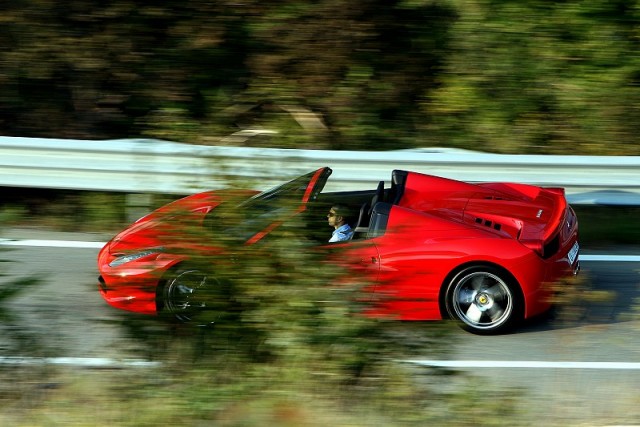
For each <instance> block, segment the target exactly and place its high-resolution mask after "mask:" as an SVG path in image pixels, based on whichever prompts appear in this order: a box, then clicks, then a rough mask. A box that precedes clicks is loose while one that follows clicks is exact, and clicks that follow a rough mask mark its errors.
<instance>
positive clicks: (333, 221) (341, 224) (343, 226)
mask: <svg viewBox="0 0 640 427" xmlns="http://www.w3.org/2000/svg"><path fill="white" fill-rule="evenodd" d="M348 218H349V209H348V208H347V207H346V206H343V205H333V207H331V209H330V210H329V213H328V214H327V220H328V221H329V225H330V226H331V227H333V228H334V229H335V230H334V231H333V234H332V235H331V239H329V242H342V241H344V240H349V239H351V237H352V236H353V230H352V229H351V227H350V226H349V224H348V223H347V220H348Z"/></svg>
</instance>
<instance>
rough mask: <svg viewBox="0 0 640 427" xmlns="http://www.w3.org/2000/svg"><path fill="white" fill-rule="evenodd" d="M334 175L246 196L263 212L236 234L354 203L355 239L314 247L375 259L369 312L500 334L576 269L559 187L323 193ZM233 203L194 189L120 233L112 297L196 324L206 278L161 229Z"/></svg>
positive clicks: (415, 182) (541, 306)
mask: <svg viewBox="0 0 640 427" xmlns="http://www.w3.org/2000/svg"><path fill="white" fill-rule="evenodd" d="M330 174H331V169H329V168H327V167H325V168H321V169H318V170H316V171H313V172H311V173H308V174H306V175H303V176H300V177H298V178H296V179H294V180H292V181H290V182H287V183H285V184H283V185H281V186H278V187H276V188H273V189H271V190H268V191H264V192H261V193H260V192H257V191H248V192H247V193H246V196H245V199H244V200H243V201H241V202H240V203H237V200H236V202H234V204H233V206H234V207H235V209H247V208H248V207H251V206H259V209H258V210H256V212H260V213H261V214H260V215H258V216H259V217H256V218H253V219H252V218H250V221H246V222H245V223H243V226H242V227H240V228H236V229H235V230H227V232H228V233H236V234H237V236H238V237H241V239H242V242H243V245H253V244H255V243H257V242H259V241H262V240H263V239H265V238H268V237H269V236H270V234H272V233H273V231H274V230H276V229H278V227H280V226H281V224H283V223H284V222H285V221H286V220H288V219H291V218H290V216H291V215H303V216H304V217H305V218H316V219H317V218H323V219H325V221H326V216H327V212H328V211H329V208H330V207H331V206H333V205H336V204H339V205H343V206H346V207H348V208H351V209H352V210H353V212H355V214H354V215H353V216H354V218H353V221H352V223H351V227H352V228H353V230H354V231H355V233H354V235H353V237H352V238H351V240H348V241H342V242H338V243H328V237H329V236H330V234H331V233H330V232H331V230H329V229H328V228H326V227H327V224H326V222H325V223H324V224H323V226H324V227H325V228H324V229H323V235H324V237H323V239H322V240H320V239H319V240H318V241H317V244H316V245H315V247H320V248H323V247H327V246H331V247H336V246H337V247H340V248H342V249H344V250H345V251H347V253H349V254H351V255H352V256H353V257H354V258H356V259H359V260H360V261H359V262H365V263H366V266H365V271H367V272H368V273H370V274H369V278H370V279H371V280H372V281H373V282H374V283H375V286H372V287H371V289H373V290H374V291H373V292H375V293H376V294H378V295H384V298H372V301H376V302H375V303H374V304H375V305H374V306H373V307H370V309H369V310H368V314H369V315H373V316H394V317H395V318H397V319H399V320H438V319H443V318H452V319H455V320H457V321H459V323H460V325H461V326H462V327H463V328H465V329H467V330H469V331H471V332H475V333H498V332H503V331H505V330H506V329H508V328H511V327H513V326H514V325H515V324H517V323H518V322H519V321H520V320H522V319H525V318H530V317H532V316H535V315H538V314H540V313H543V312H544V311H545V310H547V309H548V308H549V307H550V304H551V302H550V296H551V293H552V287H551V286H548V285H549V284H550V283H554V282H558V281H559V280H561V279H562V278H564V277H568V276H570V275H572V274H577V273H578V270H579V261H578V252H579V245H578V221H577V218H576V215H575V213H574V211H573V209H572V208H571V207H570V206H569V205H568V204H567V201H566V199H565V196H564V190H563V189H562V188H541V187H537V186H532V185H525V184H514V183H480V184H473V183H466V182H461V181H456V180H451V179H446V178H441V177H437V176H432V175H425V174H420V173H415V172H409V171H404V170H394V171H393V172H392V174H391V180H390V185H388V186H386V187H385V183H384V181H381V182H380V183H379V185H378V186H377V188H375V189H374V188H372V189H371V190H369V191H342V192H329V193H323V192H322V189H323V188H324V185H325V183H326V181H327V179H328V178H329V175H330ZM283 198H286V199H287V200H295V201H296V208H295V209H292V210H286V212H287V215H289V218H282V217H281V216H282V215H281V214H279V213H278V212H279V211H277V209H276V207H277V205H278V201H279V200H282V199H283ZM224 204H225V195H224V193H221V192H214V191H212V192H205V193H199V194H195V195H192V196H188V197H185V198H183V199H180V200H178V201H176V202H173V203H171V204H169V205H166V206H164V207H162V208H160V209H158V210H157V211H154V212H152V213H151V214H149V215H147V216H146V217H143V218H141V219H140V220H138V221H137V222H136V223H134V224H132V225H131V226H130V227H128V228H127V229H125V230H124V231H122V232H121V233H119V234H118V235H117V236H115V237H114V238H113V239H112V240H111V241H109V242H108V243H107V244H106V245H105V246H104V248H103V249H102V250H101V251H100V254H99V256H98V268H99V271H100V279H99V282H100V284H99V290H100V293H101V295H102V296H103V298H104V299H105V300H106V301H107V302H108V303H109V304H111V305H112V306H114V307H117V308H120V309H124V310H130V311H135V312H139V313H146V314H158V313H164V312H166V313H170V314H172V315H174V316H175V317H177V318H179V319H181V320H188V319H189V317H190V315H191V313H192V312H193V309H194V305H195V303H194V301H195V300H197V298H195V296H194V295H195V294H197V292H198V287H199V286H200V284H201V283H202V280H203V274H204V273H202V272H199V271H194V270H191V269H188V268H184V265H186V264H187V261H188V255H185V251H179V250H172V248H171V247H170V246H169V247H168V246H166V245H164V244H163V242H161V241H160V240H161V239H160V235H161V234H163V232H162V230H166V229H167V227H166V226H167V224H169V223H171V221H172V218H173V216H172V212H177V211H182V212H189V213H190V215H191V216H192V218H193V219H194V220H195V222H196V223H197V224H199V226H201V227H205V226H207V224H210V221H207V219H208V218H210V217H215V215H216V212H217V211H221V209H222V208H220V206H223V205H224ZM270 206H273V208H270ZM270 209H272V211H271V212H270V215H264V213H265V212H269V211H270ZM363 242H364V243H366V244H363ZM328 252H329V251H328ZM359 268H360V270H359V271H362V265H360V266H359ZM214 270H215V267H214ZM208 274H211V273H208ZM198 304H202V303H201V302H199V303H198Z"/></svg>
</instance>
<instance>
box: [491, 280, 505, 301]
mask: <svg viewBox="0 0 640 427" xmlns="http://www.w3.org/2000/svg"><path fill="white" fill-rule="evenodd" d="M487 293H489V294H491V296H492V297H493V299H494V300H499V301H502V300H504V299H505V298H507V294H506V293H505V289H504V286H503V285H502V284H501V283H496V284H495V285H493V286H492V287H490V288H489V289H487Z"/></svg>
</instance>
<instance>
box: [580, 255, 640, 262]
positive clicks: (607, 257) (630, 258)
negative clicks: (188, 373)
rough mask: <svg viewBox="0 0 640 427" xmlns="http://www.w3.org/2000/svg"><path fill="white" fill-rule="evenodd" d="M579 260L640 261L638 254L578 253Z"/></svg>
mask: <svg viewBox="0 0 640 427" xmlns="http://www.w3.org/2000/svg"><path fill="white" fill-rule="evenodd" d="M580 261H585V262H594V261H602V262H640V255H599V254H593V255H580Z"/></svg>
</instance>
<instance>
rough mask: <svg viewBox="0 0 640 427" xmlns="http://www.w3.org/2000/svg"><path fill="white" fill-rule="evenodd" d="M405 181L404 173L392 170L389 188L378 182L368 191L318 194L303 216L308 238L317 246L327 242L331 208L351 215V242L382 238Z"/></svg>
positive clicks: (348, 219) (329, 234) (382, 182)
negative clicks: (346, 209) (336, 206)
mask: <svg viewBox="0 0 640 427" xmlns="http://www.w3.org/2000/svg"><path fill="white" fill-rule="evenodd" d="M406 177H407V172H406V171H400V170H394V171H393V173H392V176H391V185H390V186H389V187H385V182H384V181H380V182H378V185H377V187H376V188H375V189H371V190H362V191H342V192H328V193H320V194H319V195H318V197H317V199H316V200H315V201H314V202H312V203H310V204H309V205H308V206H307V211H306V212H305V214H304V216H305V218H304V220H305V221H304V222H305V224H307V227H308V230H307V231H308V236H309V237H310V238H312V239H313V240H317V241H318V242H322V241H327V240H328V239H329V237H330V236H331V232H332V230H331V229H330V227H329V226H328V224H327V212H329V209H331V206H332V205H343V206H346V207H347V208H348V210H349V211H350V212H351V217H350V218H347V223H348V224H349V225H350V226H351V228H352V229H353V230H354V235H353V239H354V240H359V239H367V238H372V237H375V236H378V235H381V234H383V233H384V230H385V227H386V219H387V218H388V216H389V212H390V210H391V206H392V205H395V204H398V202H399V201H400V199H401V198H402V194H403V192H404V183H405V181H406Z"/></svg>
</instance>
